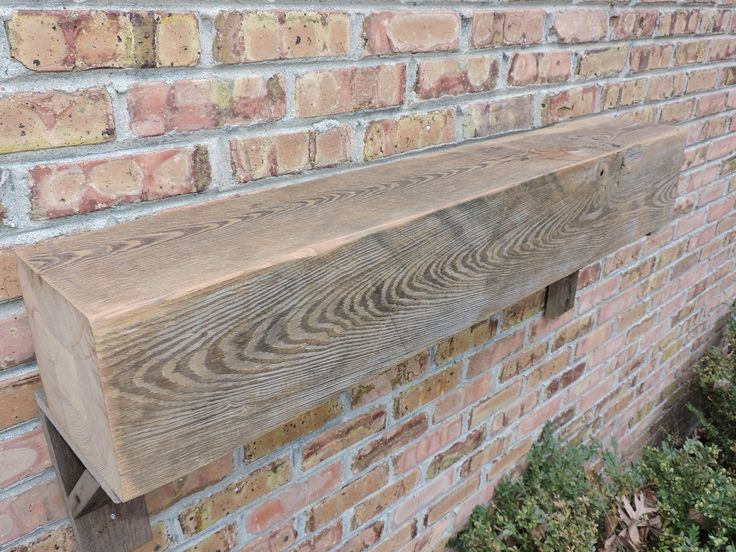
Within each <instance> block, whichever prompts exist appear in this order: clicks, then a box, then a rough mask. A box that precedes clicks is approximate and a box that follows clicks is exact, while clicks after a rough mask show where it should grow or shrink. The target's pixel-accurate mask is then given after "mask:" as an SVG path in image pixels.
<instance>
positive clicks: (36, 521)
mask: <svg viewBox="0 0 736 552" xmlns="http://www.w3.org/2000/svg"><path fill="white" fill-rule="evenodd" d="M65 515H66V509H65V507H64V498H63V496H62V495H61V488H60V487H59V484H58V483H57V482H56V480H55V479H52V480H51V481H44V482H41V483H38V484H37V485H34V486H33V487H31V488H30V489H28V490H27V491H23V492H21V493H20V494H17V495H14V496H11V497H8V498H6V499H4V500H2V501H0V545H2V544H5V543H8V542H10V541H12V540H15V539H17V538H18V537H21V536H23V535H26V534H28V533H31V532H32V531H34V530H35V529H36V528H37V527H40V526H42V525H46V524H47V523H51V522H52V521H56V520H59V519H62V518H63V517H64V516H65Z"/></svg>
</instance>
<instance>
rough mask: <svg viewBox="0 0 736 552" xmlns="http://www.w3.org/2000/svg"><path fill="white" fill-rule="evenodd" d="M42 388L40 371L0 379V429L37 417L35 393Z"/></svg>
mask: <svg viewBox="0 0 736 552" xmlns="http://www.w3.org/2000/svg"><path fill="white" fill-rule="evenodd" d="M40 388H41V379H40V377H39V375H38V373H32V374H26V375H21V376H15V377H13V378H9V379H6V380H3V381H0V429H5V428H8V427H13V426H15V425H18V424H21V423H23V422H27V421H28V420H30V419H32V418H35V417H36V415H37V413H38V410H37V408H36V399H35V397H34V393H35V392H36V391H37V390H38V389H40Z"/></svg>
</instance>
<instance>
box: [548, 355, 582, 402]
mask: <svg viewBox="0 0 736 552" xmlns="http://www.w3.org/2000/svg"><path fill="white" fill-rule="evenodd" d="M583 372H585V363H584V362H580V363H578V365H577V366H575V367H574V368H570V369H569V370H566V371H565V372H563V373H562V374H560V376H559V377H557V378H555V379H553V380H552V381H551V382H549V385H547V391H546V393H547V397H551V396H552V395H554V394H555V393H557V392H559V391H562V390H563V389H565V388H567V387H569V386H570V385H572V384H573V383H575V381H577V380H578V379H580V378H581V377H582V375H583Z"/></svg>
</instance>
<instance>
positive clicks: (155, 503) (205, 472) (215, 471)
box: [145, 453, 235, 514]
mask: <svg viewBox="0 0 736 552" xmlns="http://www.w3.org/2000/svg"><path fill="white" fill-rule="evenodd" d="M234 467H235V466H234V464H233V455H232V453H228V454H226V455H225V456H223V457H221V458H218V459H217V460H214V461H213V462H210V463H209V464H207V465H206V466H203V467H201V468H199V469H197V470H195V471H193V472H192V473H190V474H188V475H185V476H184V477H180V478H179V479H177V480H176V481H172V482H171V483H167V484H166V485H162V486H161V487H159V488H158V489H156V490H154V491H151V492H150V493H147V494H146V495H145V497H146V506H147V508H148V512H149V513H150V514H154V513H156V512H160V511H161V510H164V509H166V508H168V507H169V506H171V505H172V504H174V503H175V502H178V501H179V500H181V499H182V498H184V497H185V496H188V495H190V494H192V493H196V492H197V491H201V490H202V489H204V488H205V487H207V486H209V485H212V484H214V483H217V482H218V481H221V480H222V479H224V478H225V477H227V476H228V475H230V474H231V473H232V471H233V468H234Z"/></svg>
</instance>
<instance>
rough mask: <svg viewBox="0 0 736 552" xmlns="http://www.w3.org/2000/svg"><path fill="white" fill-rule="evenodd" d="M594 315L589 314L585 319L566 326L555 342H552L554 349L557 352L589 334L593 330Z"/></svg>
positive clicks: (578, 319) (581, 318)
mask: <svg viewBox="0 0 736 552" xmlns="http://www.w3.org/2000/svg"><path fill="white" fill-rule="evenodd" d="M593 322H594V318H593V314H592V313H590V314H587V315H585V316H583V317H579V318H576V319H575V321H574V322H572V323H571V324H568V325H567V326H565V327H564V328H563V329H562V330H560V331H559V332H557V335H556V336H555V339H554V341H553V342H552V349H553V350H556V349H559V348H560V347H563V346H564V345H567V344H568V343H570V342H572V341H575V340H576V339H578V338H579V337H580V336H582V335H584V334H586V333H588V332H589V331H590V330H591V329H592V328H593Z"/></svg>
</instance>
